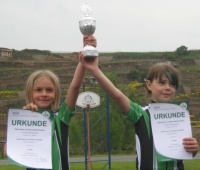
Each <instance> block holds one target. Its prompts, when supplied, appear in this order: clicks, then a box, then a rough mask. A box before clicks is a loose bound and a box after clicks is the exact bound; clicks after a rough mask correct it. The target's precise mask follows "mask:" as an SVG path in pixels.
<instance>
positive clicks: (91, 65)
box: [78, 52, 98, 74]
mask: <svg viewBox="0 0 200 170" xmlns="http://www.w3.org/2000/svg"><path fill="white" fill-rule="evenodd" d="M78 57H79V62H80V63H81V64H82V66H83V67H84V68H85V69H87V70H89V71H90V72H91V73H92V74H94V72H95V70H97V69H98V57H84V55H83V53H82V52H79V54H78Z"/></svg>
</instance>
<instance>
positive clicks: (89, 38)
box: [83, 35, 97, 47]
mask: <svg viewBox="0 0 200 170" xmlns="http://www.w3.org/2000/svg"><path fill="white" fill-rule="evenodd" d="M83 45H84V47H85V46H86V45H91V46H93V47H96V46H97V40H96V38H95V37H94V36H93V35H84V36H83Z"/></svg>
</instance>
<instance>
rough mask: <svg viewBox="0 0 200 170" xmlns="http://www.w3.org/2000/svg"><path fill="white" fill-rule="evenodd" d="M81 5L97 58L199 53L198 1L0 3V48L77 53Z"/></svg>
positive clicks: (43, 0)
mask: <svg viewBox="0 0 200 170" xmlns="http://www.w3.org/2000/svg"><path fill="white" fill-rule="evenodd" d="M83 3H88V4H89V5H90V6H91V7H92V9H93V13H92V14H91V15H90V16H91V17H92V18H94V19H95V20H96V30H95V33H94V36H95V37H96V38H97V49H98V51H99V52H152V51H154V52H162V51H175V50H176V49H177V48H178V47H180V46H182V45H184V46H186V47H188V50H196V49H200V0H87V1H83V0H0V22H1V23H0V47H4V48H9V49H15V50H23V49H39V50H50V51H52V52H77V51H81V50H82V47H83V44H82V41H83V40H82V38H83V35H82V33H81V32H80V30H79V21H80V20H81V19H82V18H83V17H84V14H83V13H82V12H81V10H80V6H81V5H82V4H83Z"/></svg>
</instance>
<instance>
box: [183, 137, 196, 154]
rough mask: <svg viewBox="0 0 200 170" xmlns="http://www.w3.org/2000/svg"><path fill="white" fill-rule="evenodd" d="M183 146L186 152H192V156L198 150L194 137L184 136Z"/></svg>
mask: <svg viewBox="0 0 200 170" xmlns="http://www.w3.org/2000/svg"><path fill="white" fill-rule="evenodd" d="M183 146H184V148H185V150H186V151H187V152H192V153H193V156H195V155H196V154H197V152H198V150H199V145H198V142H197V140H196V139H195V138H184V139H183Z"/></svg>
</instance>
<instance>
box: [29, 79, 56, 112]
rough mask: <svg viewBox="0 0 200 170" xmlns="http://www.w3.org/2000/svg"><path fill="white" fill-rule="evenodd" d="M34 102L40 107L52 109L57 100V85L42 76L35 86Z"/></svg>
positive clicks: (33, 92)
mask: <svg viewBox="0 0 200 170" xmlns="http://www.w3.org/2000/svg"><path fill="white" fill-rule="evenodd" d="M32 95H33V103H34V104H35V105H36V106H37V107H38V108H39V109H51V106H52V105H53V103H54V101H55V87H54V84H53V83H52V81H51V80H50V79H48V78H40V79H38V80H36V81H35V83H34V86H33V91H32Z"/></svg>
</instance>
